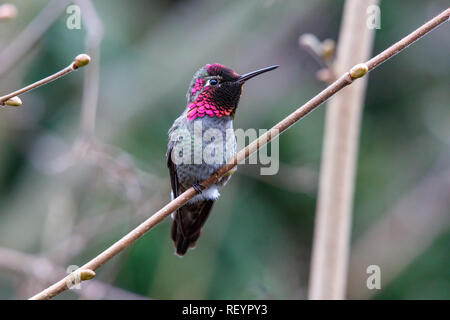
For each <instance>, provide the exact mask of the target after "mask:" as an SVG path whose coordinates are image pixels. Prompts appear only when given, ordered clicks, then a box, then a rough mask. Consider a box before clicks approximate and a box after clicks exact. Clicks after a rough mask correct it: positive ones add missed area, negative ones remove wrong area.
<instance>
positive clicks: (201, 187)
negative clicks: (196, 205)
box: [192, 183, 206, 194]
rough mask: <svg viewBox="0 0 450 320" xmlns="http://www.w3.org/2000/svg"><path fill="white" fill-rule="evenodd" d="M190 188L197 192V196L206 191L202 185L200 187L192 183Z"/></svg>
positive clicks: (198, 184) (199, 184)
mask: <svg viewBox="0 0 450 320" xmlns="http://www.w3.org/2000/svg"><path fill="white" fill-rule="evenodd" d="M192 188H194V190H195V191H197V193H198V194H201V193H202V192H203V190H205V189H206V187H205V186H204V185H202V184H201V183H194V184H193V185H192Z"/></svg>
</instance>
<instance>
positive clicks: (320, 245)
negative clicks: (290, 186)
mask: <svg viewBox="0 0 450 320" xmlns="http://www.w3.org/2000/svg"><path fill="white" fill-rule="evenodd" d="M377 3H378V0H347V1H346V2H345V6H344V13H343V18H342V23H341V30H340V34H339V42H338V48H337V57H336V61H335V63H334V65H333V71H334V73H336V74H340V73H342V72H344V71H345V70H348V68H351V67H352V65H354V64H355V63H358V61H362V60H366V59H368V58H369V57H370V55H371V51H372V44H373V39H374V35H375V30H374V29H370V28H368V27H367V26H366V19H367V17H366V15H365V14H361V13H362V12H365V11H366V8H367V7H369V6H370V5H376V4H377ZM356 30H359V32H360V34H359V35H358V37H355V36H354V34H355V31H356ZM366 84H367V77H366V78H364V79H363V81H359V82H358V83H356V84H355V85H354V86H352V87H350V88H348V89H346V90H343V91H342V92H340V93H339V94H337V95H335V96H334V97H333V98H332V99H330V101H329V103H328V106H329V107H328V108H327V109H326V117H325V132H324V138H323V149H322V161H321V168H320V179H319V192H318V196H317V208H316V219H315V220H316V221H315V227H314V240H313V248H312V259H311V268H310V270H311V272H310V280H309V281H310V284H309V294H308V296H309V297H308V298H309V299H344V298H345V290H346V283H347V264H348V256H349V251H350V234H351V221H352V208H353V194H354V184H355V183H354V181H355V174H356V167H357V165H356V159H357V154H358V141H359V131H360V122H361V115H362V109H363V104H364V96H365V92H366Z"/></svg>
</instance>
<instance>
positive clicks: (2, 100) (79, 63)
mask: <svg viewBox="0 0 450 320" xmlns="http://www.w3.org/2000/svg"><path fill="white" fill-rule="evenodd" d="M90 60H91V58H90V57H89V56H88V55H87V54H79V55H78V56H76V57H75V59H74V61H73V62H72V63H71V64H70V65H68V66H67V67H65V68H64V69H62V70H60V71H58V72H56V73H54V74H52V75H51V76H48V77H47V78H44V79H42V80H39V81H36V82H35V83H32V84H30V85H28V86H26V87H24V88H22V89H19V90H16V91H14V92H11V93H9V94H7V95H4V96H2V97H0V105H5V104H6V102H7V101H8V100H10V99H11V98H15V97H17V96H18V95H21V94H23V93H25V92H28V91H30V90H33V89H36V88H37V87H40V86H42V85H44V84H47V83H49V82H52V81H54V80H56V79H58V78H61V77H62V76H65V75H66V74H69V73H71V72H72V71H75V70H77V69H78V68H80V67H83V66H85V65H87V64H88V63H89V61H90Z"/></svg>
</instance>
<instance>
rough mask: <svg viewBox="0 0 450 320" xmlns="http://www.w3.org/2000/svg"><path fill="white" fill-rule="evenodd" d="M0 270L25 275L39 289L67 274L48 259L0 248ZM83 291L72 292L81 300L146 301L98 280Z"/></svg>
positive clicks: (93, 281) (90, 282) (141, 297)
mask: <svg viewBox="0 0 450 320" xmlns="http://www.w3.org/2000/svg"><path fill="white" fill-rule="evenodd" d="M0 269H2V270H4V271H5V270H6V271H9V272H11V273H14V274H20V275H25V276H27V277H28V278H30V279H32V280H34V281H36V282H37V284H39V286H40V287H43V286H44V285H48V284H49V283H52V282H53V281H55V280H56V279H58V278H60V277H62V276H64V275H65V274H67V272H66V271H65V270H64V268H62V267H60V266H59V265H56V264H55V263H53V262H51V261H50V260H48V259H45V258H42V257H38V256H35V255H31V254H27V253H23V252H20V251H17V250H13V249H9V248H4V247H0ZM85 286H86V288H85V289H84V290H73V292H74V293H76V294H78V295H80V296H81V297H82V298H83V299H102V298H105V297H106V296H107V297H108V298H111V299H133V300H136V299H140V300H141V299H148V298H146V297H143V296H140V295H137V294H134V293H131V292H128V291H125V290H123V289H120V288H117V287H114V286H112V285H110V284H106V283H104V282H102V281H99V280H92V281H89V284H86V285H85Z"/></svg>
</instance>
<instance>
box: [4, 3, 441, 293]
mask: <svg viewBox="0 0 450 320" xmlns="http://www.w3.org/2000/svg"><path fill="white" fill-rule="evenodd" d="M9 2H10V3H13V4H15V5H16V6H17V10H18V14H17V17H16V18H15V19H13V20H8V21H0V57H3V56H1V52H2V49H5V48H6V47H8V46H9V45H10V44H11V43H13V42H14V41H15V39H17V38H18V36H19V34H20V33H21V31H22V30H23V29H24V28H25V27H26V26H27V25H28V24H29V23H30V22H31V21H32V20H33V19H35V17H36V16H37V15H39V14H40V13H42V11H43V10H47V11H48V12H52V9H51V7H47V9H44V7H45V6H46V5H47V3H49V2H48V1H43V0H42V1H41V0H35V1H27V0H18V1H9ZM2 3H5V1H2ZM80 3H81V4H82V11H81V13H82V17H83V19H91V20H90V21H91V22H92V21H94V22H95V19H94V20H92V18H91V17H90V15H89V12H88V11H89V10H84V7H83V6H84V5H85V4H86V3H89V2H87V1H81V2H80ZM92 3H93V5H94V6H95V9H96V12H97V14H98V16H99V18H100V21H101V23H102V24H103V38H102V41H101V57H100V59H99V60H97V61H98V62H99V64H100V74H99V91H98V94H99V98H98V112H97V121H96V137H97V139H98V141H102V142H103V143H104V144H106V145H105V148H106V149H107V152H106V153H101V152H95V151H93V152H90V151H89V150H88V151H86V152H84V151H83V150H84V149H83V143H82V140H80V136H82V133H81V130H80V117H81V110H82V107H81V106H82V98H83V82H84V79H85V78H84V77H85V75H86V74H87V72H88V69H89V68H91V67H92V66H93V65H89V66H88V67H86V68H83V69H82V70H80V71H78V72H75V73H72V74H70V75H68V76H66V77H64V78H63V79H60V80H58V81H56V82H53V83H51V84H49V85H46V86H44V87H42V88H39V89H37V90H35V91H32V92H30V93H26V94H24V95H23V96H21V98H22V101H23V105H22V106H21V107H20V108H3V109H1V110H0V111H1V113H2V114H1V116H0V246H1V247H3V248H10V249H12V250H15V251H17V252H21V253H23V254H26V255H27V257H33V258H36V259H35V261H34V263H33V264H32V265H28V264H27V265H26V266H24V265H23V262H22V263H18V265H17V266H16V267H14V265H12V264H13V262H14V261H13V260H14V259H6V260H8V261H3V263H2V262H1V260H2V257H1V256H0V269H1V268H3V269H4V270H5V271H4V272H0V298H3V299H15V298H20V299H22V298H27V297H29V296H30V295H32V294H34V293H37V292H38V291H39V290H41V289H42V288H45V287H46V286H47V285H48V284H49V280H51V279H53V280H54V277H55V274H53V272H51V271H49V270H48V269H46V268H45V266H46V264H45V263H44V262H43V261H44V260H42V259H45V261H47V262H48V261H51V262H52V263H54V264H55V265H58V266H61V267H62V268H64V269H66V268H67V266H69V265H82V264H83V263H85V262H86V261H88V260H89V259H91V258H92V257H94V256H95V255H96V254H98V253H99V252H101V251H102V250H104V249H105V248H106V247H107V246H108V245H110V244H112V243H113V242H114V241H116V240H117V239H119V238H120V237H121V236H123V235H124V234H125V233H126V232H128V231H129V230H131V228H132V227H134V226H136V225H137V224H138V223H140V222H141V221H143V220H144V219H145V218H146V217H148V216H150V215H151V214H152V213H153V212H155V211H156V210H157V209H159V208H160V207H162V206H163V205H164V204H165V203H166V202H167V201H169V200H170V197H169V184H170V183H169V175H168V170H167V168H166V160H165V152H166V146H167V131H168V129H169V128H170V126H171V124H172V122H173V120H174V119H175V118H176V117H177V116H178V115H179V114H180V113H181V112H182V111H183V109H184V107H185V103H186V102H185V94H186V90H187V87H188V85H189V82H190V81H191V77H192V75H193V73H194V72H195V71H196V70H197V69H198V68H199V67H200V66H202V65H204V64H206V63H214V62H219V63H222V64H225V65H227V66H230V67H232V68H234V69H235V70H236V71H237V72H240V73H245V72H248V71H251V70H254V69H257V68H260V67H264V66H268V65H272V64H279V65H280V66H281V67H280V68H279V69H277V70H276V71H274V72H271V73H270V74H268V75H267V76H264V77H260V78H258V80H255V81H254V82H251V83H248V84H247V85H246V86H245V89H244V93H243V95H242V99H241V102H240V105H239V108H238V111H237V114H236V118H235V128H244V129H247V128H270V127H271V126H272V125H273V124H275V123H277V122H278V121H279V120H281V119H282V118H283V117H284V116H286V115H287V114H289V113H290V112H292V111H293V110H295V108H296V107H297V106H299V105H301V104H302V103H303V102H305V101H307V100H308V99H309V98H311V97H312V96H313V95H315V94H316V93H317V92H319V90H321V89H322V88H323V87H324V84H323V83H321V82H320V81H319V80H317V79H316V72H317V71H318V70H319V69H320V66H319V65H318V63H317V62H316V61H315V60H314V59H313V58H312V57H311V56H310V55H309V54H308V53H307V52H306V51H305V50H304V49H302V48H300V47H299V45H298V37H299V36H300V35H301V34H304V33H313V34H315V35H316V36H317V37H318V38H319V39H321V40H323V39H326V38H331V39H336V38H337V36H338V32H339V26H340V21H341V14H342V7H343V1H332V0H328V1H325V0H324V1H312V0H305V1H298V0H283V1H281V0H246V1H238V0H232V1H217V0H214V1H207V0H189V1H167V0H165V1H163V0H153V1H138V0H132V1H130V0H128V1H119V0H114V1H107V0H96V1H93V2H92ZM51 5H52V4H51ZM446 7H448V1H438V0H436V1H419V0H414V1H399V0H396V1H382V2H381V29H380V30H377V32H376V36H375V44H374V53H377V52H380V51H381V50H383V49H385V48H387V47H388V46H389V45H391V44H393V43H394V42H395V41H397V40H399V39H401V38H402V37H403V36H405V35H406V34H408V33H409V32H411V31H412V30H414V29H415V28H417V27H418V26H420V25H421V24H423V23H424V22H425V21H426V20H428V19H430V18H431V17H433V16H434V15H436V14H438V13H439V12H440V11H442V10H444V9H445V8H446ZM86 8H88V7H86ZM55 10H56V9H55ZM85 14H86V16H88V17H85V16H83V15H85ZM363 14H364V13H363ZM68 16H69V15H68V14H66V12H65V6H63V9H62V11H61V14H60V15H59V17H58V18H57V19H56V20H55V21H54V23H53V24H52V25H51V27H50V28H49V30H48V31H46V32H45V34H44V35H43V36H42V38H40V39H39V40H38V41H37V43H36V44H35V45H33V46H32V48H31V49H30V50H27V53H26V54H25V55H24V56H23V57H19V60H18V62H17V63H14V65H13V66H11V68H9V70H8V71H7V72H4V73H2V74H0V92H1V95H3V94H6V93H9V92H10V91H13V90H15V89H18V88H21V87H23V86H24V85H26V84H29V83H32V82H34V81H37V80H39V79H41V78H43V77H46V76H48V75H49V74H51V73H53V72H56V71H58V70H60V69H61V68H63V67H64V66H66V65H68V64H69V63H70V62H71V61H72V59H73V58H74V57H75V56H76V55H77V54H78V53H82V52H86V50H87V49H86V43H87V41H86V39H87V29H88V28H87V25H86V22H85V21H83V24H82V28H81V29H80V30H76V29H75V30H69V29H68V28H67V27H66V20H67V18H68ZM92 25H94V29H93V32H94V35H95V34H96V32H97V31H99V29H96V28H98V27H96V24H95V23H93V24H92ZM41 26H42V25H41ZM448 34H449V25H448V24H446V25H444V26H442V27H440V28H439V29H438V30H435V31H434V32H432V33H431V34H430V35H428V36H426V37H425V38H423V39H421V40H420V41H419V42H418V43H416V44H414V45H412V46H411V47H410V48H408V49H407V50H405V51H403V52H402V53H401V54H399V55H398V56H396V57H394V58H393V59H392V60H389V61H388V62H386V63H385V64H383V65H382V66H381V67H379V68H378V69H376V70H375V71H374V72H373V73H371V74H370V77H369V82H368V89H367V90H368V91H367V95H366V103H365V110H364V115H363V120H362V129H361V139H360V153H359V157H358V161H359V163H358V171H357V178H356V179H357V181H356V194H355V204H354V218H353V226H352V249H353V251H352V256H351V262H350V271H349V288H348V296H349V297H351V298H356V299H367V298H374V299H450V250H449V246H450V228H449V226H450V223H449V217H450V183H449V181H450V175H449V174H448V173H449V169H450V152H449V151H450V149H449V145H450V105H449V101H450V90H449V88H450V86H449V85H450V73H449V70H450V60H449V59H448V56H449V49H450V43H449V41H448V39H449V38H448ZM354 36H355V37H357V36H358V30H355V35H354ZM88 53H89V51H88ZM2 63H5V60H4V61H1V60H0V65H1V64H2ZM90 107H95V106H90ZM324 111H325V107H324V106H322V107H320V108H319V109H318V110H317V111H315V112H313V113H312V114H311V115H310V116H308V117H306V118H305V119H304V120H302V121H301V122H300V123H298V124H297V125H295V126H294V127H292V128H291V129H289V130H288V131H287V132H286V133H284V134H283V135H281V137H280V140H279V142H280V163H281V164H280V172H279V174H278V175H277V176H265V177H261V176H259V175H258V172H259V167H258V166H257V165H246V166H240V167H239V169H238V173H237V174H235V175H234V177H233V179H231V181H230V182H229V183H228V184H227V186H226V188H224V189H223V191H222V192H221V193H222V197H221V199H220V201H218V202H217V204H216V205H215V207H214V209H213V212H212V214H211V217H210V218H209V219H208V222H207V223H206V225H205V228H204V229H203V232H202V236H201V238H200V240H199V242H198V245H197V248H196V249H195V250H192V251H190V252H188V254H187V255H186V256H185V257H183V258H182V259H180V258H178V257H177V256H175V255H174V250H173V245H172V241H171V239H170V225H171V221H170V220H169V219H167V220H166V221H164V222H163V223H161V224H160V225H158V226H157V227H155V228H154V229H153V230H152V231H151V232H149V233H148V234H146V235H145V236H144V237H143V238H142V239H140V240H139V241H137V242H136V243H135V244H134V245H132V246H131V247H130V248H128V249H127V250H126V251H125V252H123V253H122V254H121V255H119V256H117V257H115V258H114V259H113V260H112V261H110V262H109V263H107V264H106V265H104V266H103V267H102V268H101V269H99V270H98V272H97V277H96V278H95V279H96V280H98V281H101V282H103V283H106V284H111V285H112V286H113V287H108V288H109V289H108V290H106V291H101V290H100V292H99V290H97V291H95V288H94V289H92V291H93V292H94V293H92V296H89V295H88V296H86V295H83V292H82V291H83V290H70V291H68V292H65V293H63V294H61V295H60V296H58V297H57V298H58V299H69V298H70V299H72V298H105V299H106V298H110V297H115V298H129V297H134V298H139V297H145V298H154V299H305V298H306V297H307V288H308V276H309V267H310V266H309V264H310V256H311V246H312V236H313V226H314V213H315V204H316V188H317V177H318V170H319V168H320V160H321V149H322V136H323V134H322V132H323V125H324ZM74 145H75V147H74V149H73V146H74ZM71 150H78V151H77V152H72V153H71ZM80 150H81V151H80ZM70 155H72V156H70ZM447 178H448V179H447ZM383 222H384V224H383ZM379 224H380V225H381V226H383V225H384V228H383V227H380V229H376V228H375V227H376V226H377V225H379ZM374 228H375V229H374ZM383 232H385V233H383ZM370 234H371V235H373V237H372V238H368V237H367V235H370ZM377 239H378V240H380V239H381V240H382V239H390V241H389V243H388V245H387V246H386V242H383V244H381V243H382V242H379V241H378V240H377ZM3 259H4V260H5V256H4V257H3ZM366 262H368V263H366ZM368 264H376V265H379V266H380V268H381V275H382V289H381V290H375V292H374V291H370V290H368V289H367V288H366V283H365V279H366V278H367V275H366V273H365V268H366V267H367V266H368ZM43 266H44V267H43ZM57 278H58V276H56V279H57ZM90 285H91V284H83V286H85V287H86V290H87V289H88V287H89V286H90Z"/></svg>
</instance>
